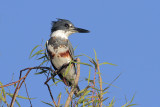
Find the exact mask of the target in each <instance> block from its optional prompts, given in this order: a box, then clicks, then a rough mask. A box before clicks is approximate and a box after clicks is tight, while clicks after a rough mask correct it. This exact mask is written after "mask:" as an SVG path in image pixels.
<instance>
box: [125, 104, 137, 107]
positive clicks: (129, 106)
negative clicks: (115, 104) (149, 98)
mask: <svg viewBox="0 0 160 107" xmlns="http://www.w3.org/2000/svg"><path fill="white" fill-rule="evenodd" d="M136 105H138V104H130V105H128V106H127V107H131V106H136Z"/></svg>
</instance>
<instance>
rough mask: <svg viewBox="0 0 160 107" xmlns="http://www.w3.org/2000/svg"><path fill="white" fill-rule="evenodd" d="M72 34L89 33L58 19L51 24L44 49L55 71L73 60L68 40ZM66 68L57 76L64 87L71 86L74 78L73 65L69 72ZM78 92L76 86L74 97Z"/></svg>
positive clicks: (67, 21) (72, 51) (72, 52)
mask: <svg viewBox="0 0 160 107" xmlns="http://www.w3.org/2000/svg"><path fill="white" fill-rule="evenodd" d="M73 33H89V31H88V30H85V29H81V28H77V27H74V25H73V24H72V23H71V22H70V21H69V20H66V19H58V20H57V21H53V22H52V28H51V35H50V39H49V40H48V41H47V43H46V48H47V52H48V55H49V57H50V61H51V64H52V66H53V67H54V69H55V70H58V69H60V68H61V67H62V66H63V65H64V64H68V63H70V61H72V60H74V50H73V47H72V45H71V42H70V41H69V40H68V37H69V36H70V35H71V34H73ZM68 67H69V66H68ZM68 67H65V68H63V69H62V70H61V71H60V73H59V74H58V76H59V77H60V78H61V80H62V81H63V82H64V84H65V85H66V86H72V85H73V84H74V80H75V78H76V69H75V64H74V63H72V64H71V66H70V68H69V71H67V68H68ZM66 71H67V73H66ZM65 73H66V74H65ZM64 74H65V75H64ZM79 91H80V89H79V86H78V85H77V86H76V88H75V91H74V94H75V96H78V94H77V93H78V92H79Z"/></svg>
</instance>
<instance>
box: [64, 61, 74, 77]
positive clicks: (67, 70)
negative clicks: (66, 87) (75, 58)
mask: <svg viewBox="0 0 160 107" xmlns="http://www.w3.org/2000/svg"><path fill="white" fill-rule="evenodd" d="M71 62H72V61H70V63H69V65H68V66H67V69H66V71H65V72H64V77H65V76H66V75H67V74H68V72H69V70H70V68H71Z"/></svg>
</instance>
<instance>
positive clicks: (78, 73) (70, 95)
mask: <svg viewBox="0 0 160 107" xmlns="http://www.w3.org/2000/svg"><path fill="white" fill-rule="evenodd" d="M79 62H80V59H79V58H77V76H76V79H75V82H74V84H73V87H72V89H71V92H70V94H69V95H68V98H67V101H66V103H65V107H68V106H69V103H70V102H71V99H72V96H73V93H74V90H75V87H76V86H77V84H78V80H79V76H80V64H79Z"/></svg>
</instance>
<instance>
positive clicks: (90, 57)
mask: <svg viewBox="0 0 160 107" xmlns="http://www.w3.org/2000/svg"><path fill="white" fill-rule="evenodd" d="M82 55H83V56H86V57H88V58H89V59H90V60H92V58H91V57H89V56H87V55H86V54H82Z"/></svg>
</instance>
